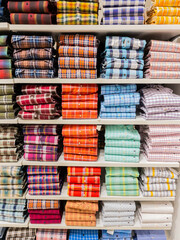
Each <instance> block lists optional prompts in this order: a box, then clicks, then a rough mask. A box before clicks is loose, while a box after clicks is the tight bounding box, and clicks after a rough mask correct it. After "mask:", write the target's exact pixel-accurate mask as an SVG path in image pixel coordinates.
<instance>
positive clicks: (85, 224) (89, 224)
mask: <svg viewBox="0 0 180 240" xmlns="http://www.w3.org/2000/svg"><path fill="white" fill-rule="evenodd" d="M65 223H66V225H67V226H81V227H95V226H96V221H89V222H85V221H67V220H65Z"/></svg>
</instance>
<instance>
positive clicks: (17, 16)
mask: <svg viewBox="0 0 180 240" xmlns="http://www.w3.org/2000/svg"><path fill="white" fill-rule="evenodd" d="M10 21H11V23H12V24H47V25H50V24H55V23H56V15H55V14H38V13H11V14H10Z"/></svg>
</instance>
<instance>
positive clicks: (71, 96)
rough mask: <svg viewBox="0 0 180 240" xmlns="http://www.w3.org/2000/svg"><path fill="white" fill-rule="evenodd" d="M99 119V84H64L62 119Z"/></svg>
mask: <svg viewBox="0 0 180 240" xmlns="http://www.w3.org/2000/svg"><path fill="white" fill-rule="evenodd" d="M97 117H98V85H97V84H83V85H82V84H62V118H66V119H67V118H79V119H82V118H83V119H89V118H90V119H94V118H97Z"/></svg>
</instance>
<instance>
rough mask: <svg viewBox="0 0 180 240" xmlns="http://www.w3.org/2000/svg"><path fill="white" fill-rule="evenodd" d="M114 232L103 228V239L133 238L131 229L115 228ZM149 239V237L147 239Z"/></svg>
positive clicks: (126, 239) (128, 239) (129, 239)
mask: <svg viewBox="0 0 180 240" xmlns="http://www.w3.org/2000/svg"><path fill="white" fill-rule="evenodd" d="M113 232H114V233H113V234H111V233H109V232H108V231H107V230H102V238H101V239H102V240H117V239H119V240H121V239H125V240H131V236H132V234H131V230H115V231H113ZM146 240H147V239H146Z"/></svg>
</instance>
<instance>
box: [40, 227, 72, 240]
mask: <svg viewBox="0 0 180 240" xmlns="http://www.w3.org/2000/svg"><path fill="white" fill-rule="evenodd" d="M45 239H46V240H48V239H51V240H58V239H59V240H66V239H67V229H38V230H37V233H36V240H45Z"/></svg>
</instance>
